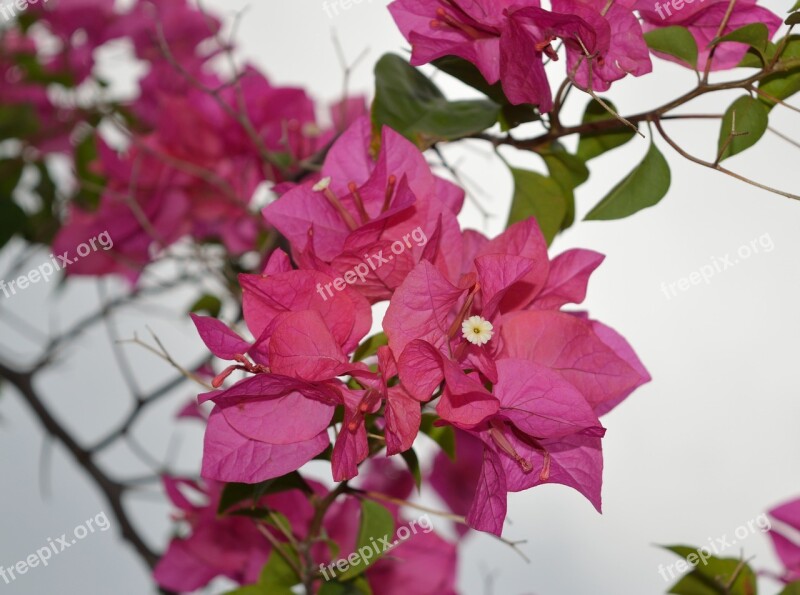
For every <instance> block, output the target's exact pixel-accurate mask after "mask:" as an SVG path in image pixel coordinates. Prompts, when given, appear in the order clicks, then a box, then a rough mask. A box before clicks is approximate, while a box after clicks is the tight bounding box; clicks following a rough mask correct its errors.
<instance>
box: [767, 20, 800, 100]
mask: <svg viewBox="0 0 800 595" xmlns="http://www.w3.org/2000/svg"><path fill="white" fill-rule="evenodd" d="M775 45H777V46H780V45H781V41H776V42H775ZM788 62H791V63H793V64H795V66H794V67H792V68H787V69H786V70H784V71H782V72H776V73H774V74H771V75H769V76H767V77H764V78H763V79H761V81H760V82H759V83H758V88H759V90H760V91H762V93H765V94H766V95H769V97H765V96H764V95H762V94H759V99H760V100H761V101H762V102H763V103H764V104H765V105H766V106H767V107H768V108H772V107H774V106H775V104H776V103H777V101H775V99H779V100H784V99H786V98H788V97H791V96H792V95H794V94H795V93H797V92H798V91H800V66H797V65H796V64H797V63H798V62H800V35H792V36H791V37H790V38H789V41H788V42H787V43H786V47H785V48H784V50H783V52H782V53H781V57H780V60H779V61H778V63H777V65H776V67H778V66H780V65H781V64H785V63H788ZM770 97H772V98H774V99H770Z"/></svg>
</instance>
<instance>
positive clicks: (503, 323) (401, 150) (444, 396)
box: [194, 118, 650, 534]
mask: <svg viewBox="0 0 800 595" xmlns="http://www.w3.org/2000/svg"><path fill="white" fill-rule="evenodd" d="M369 131H370V123H369V121H368V120H367V119H366V118H365V119H362V120H359V121H357V122H356V123H354V124H353V125H352V126H351V127H350V128H349V129H348V130H347V131H346V132H345V133H344V134H343V135H342V136H341V138H339V140H338V141H337V142H336V143H335V144H334V145H333V147H332V148H331V150H330V152H329V153H328V156H327V158H326V160H325V164H324V166H323V169H322V176H323V177H322V179H321V180H309V181H307V182H305V183H303V184H301V185H299V186H297V187H295V188H293V189H291V190H289V191H288V192H286V193H285V194H284V195H283V196H282V197H281V198H279V199H278V200H277V201H275V202H274V203H273V204H271V205H269V206H268V207H267V208H266V209H265V210H264V215H265V216H266V218H267V220H268V221H269V222H270V224H271V225H273V226H275V227H276V228H277V229H278V230H280V231H281V233H282V234H284V235H285V236H286V237H287V238H288V239H289V241H290V244H291V249H292V257H293V260H294V262H295V263H296V265H297V266H296V267H295V266H293V265H292V262H291V260H290V257H289V255H287V254H285V253H284V252H282V251H277V252H275V253H273V255H272V257H271V258H270V260H269V263H268V264H267V266H266V269H265V270H264V272H263V274H261V275H242V276H241V278H240V281H241V285H242V288H243V292H244V297H243V312H244V320H245V323H246V324H247V327H248V330H249V331H250V333H251V334H252V336H253V337H254V339H255V340H254V341H247V340H245V339H244V338H242V337H241V336H240V335H238V334H237V333H235V332H234V331H233V330H231V329H229V328H228V327H226V326H225V325H224V324H223V323H221V322H219V321H218V320H216V319H213V318H200V317H195V319H194V320H195V324H196V325H197V328H198V330H199V332H200V335H201V337H202V339H203V340H204V341H205V343H206V345H207V346H208V348H209V349H210V350H211V351H212V352H213V353H214V354H215V355H216V356H217V357H219V358H221V359H223V360H230V361H232V362H233V363H232V364H231V365H230V366H229V367H228V368H226V370H225V371H223V372H222V373H221V374H220V375H219V376H218V377H217V378H216V379H215V386H221V384H222V383H223V382H224V381H225V379H226V378H227V377H228V376H229V375H230V374H231V373H232V372H233V371H234V370H240V371H244V372H245V373H246V374H247V377H246V378H245V379H243V380H240V381H238V382H236V383H235V384H233V385H232V386H230V387H229V388H225V389H220V390H216V391H213V392H211V393H208V394H204V395H201V396H200V400H201V401H212V402H213V403H214V405H215V407H214V409H213V411H212V413H211V415H210V417H209V421H208V426H207V429H206V436H205V449H204V457H203V476H204V477H206V478H208V479H213V480H217V481H229V482H244V483H255V482H259V481H263V480H266V479H269V478H273V477H278V476H281V475H283V474H286V473H288V472H290V471H294V470H296V469H298V468H300V467H301V466H302V465H304V464H305V463H306V462H308V461H309V460H311V459H312V458H314V457H317V456H319V455H320V454H321V453H323V452H324V451H326V449H327V448H328V446H329V445H330V443H331V436H332V433H331V427H332V426H334V427H335V426H339V429H338V433H337V434H336V436H335V440H334V446H333V450H332V453H331V455H330V458H331V463H332V474H333V479H334V480H336V481H343V480H349V479H351V478H353V477H355V476H356V475H357V474H358V472H359V465H360V464H361V463H362V462H363V461H364V460H365V459H367V457H368V456H369V454H370V442H369V440H368V434H369V435H370V436H373V437H374V436H375V435H379V436H380V437H381V442H382V443H385V446H386V453H387V455H390V456H391V455H395V454H398V453H402V452H404V451H406V450H408V449H409V448H411V446H412V445H413V443H414V440H415V439H416V437H417V434H418V432H419V428H420V423H421V413H422V409H423V408H425V409H426V410H430V411H435V412H436V414H437V415H438V417H439V421H438V422H437V423H439V424H443V425H449V426H452V427H454V428H456V429H458V430H459V432H460V434H461V435H467V436H468V438H467V439H472V440H474V441H476V442H477V443H478V444H479V445H480V449H479V450H480V456H479V457H478V459H479V460H477V461H475V462H474V463H473V464H474V465H475V467H476V469H478V468H479V469H480V470H479V479H478V480H477V482H476V484H475V489H474V490H473V492H474V497H473V498H472V501H471V505H470V508H469V510H468V515H467V520H468V523H469V524H470V525H471V526H472V527H474V528H476V529H480V530H484V531H490V532H492V533H495V534H500V533H501V531H502V525H503V520H504V518H505V515H506V493H507V492H509V491H520V490H525V489H528V488H531V487H533V486H536V485H540V484H543V483H553V482H554V483H562V484H565V485H568V486H571V487H574V488H575V489H577V490H578V491H580V492H581V493H582V494H584V495H585V496H586V497H587V498H588V499H589V500H590V501H591V502H592V503H593V504H594V505H595V506H596V507H597V508H598V509H599V508H600V485H601V471H602V456H601V438H602V436H603V434H604V433H605V429H604V428H603V427H602V425H601V423H600V421H599V419H598V416H599V415H601V414H603V413H606V412H608V411H609V410H610V409H612V408H613V407H614V406H616V405H617V404H618V403H620V402H621V401H622V400H623V399H625V397H627V396H628V395H629V394H630V393H631V392H632V391H633V390H634V389H635V388H636V387H638V386H640V385H641V384H643V383H645V382H647V381H648V380H649V379H650V377H649V375H648V374H647V372H646V370H645V369H644V367H643V366H642V364H641V363H640V362H639V360H638V358H637V357H636V355H635V354H634V352H633V350H632V349H631V347H630V346H629V345H628V344H627V342H626V341H625V340H624V339H623V338H622V337H621V336H620V335H618V334H617V333H616V332H614V331H613V330H611V329H610V328H608V327H607V326H605V325H603V324H601V323H599V322H596V321H594V320H591V319H589V318H588V316H586V315H585V314H583V313H577V312H576V313H568V312H564V311H562V310H561V308H562V306H564V305H566V304H570V303H572V304H578V303H580V302H582V301H583V299H584V297H585V294H586V286H587V282H588V279H589V276H590V275H591V273H592V271H594V269H595V268H597V266H599V264H600V263H601V261H602V260H603V257H602V256H601V255H599V254H597V253H595V252H590V251H587V250H569V251H567V252H565V253H564V254H561V255H560V256H558V257H557V258H555V259H553V260H552V261H551V260H550V259H549V258H548V255H547V247H546V244H545V241H544V239H543V237H542V235H541V233H540V231H539V228H538V226H537V224H536V222H535V221H534V220H528V221H524V222H521V223H518V224H516V225H513V226H512V227H510V228H509V229H508V230H507V231H505V232H504V233H503V234H502V235H500V236H499V237H497V238H495V239H493V240H489V239H487V238H485V237H484V236H483V235H481V234H480V233H477V232H475V231H461V230H460V229H459V226H458V222H457V220H456V214H457V212H458V211H459V209H460V206H461V203H462V200H463V192H462V191H461V190H459V189H458V188H457V187H456V186H454V185H452V184H451V183H449V182H447V181H445V180H443V179H441V178H438V177H437V176H435V175H434V174H433V173H432V172H431V170H430V168H429V166H428V165H427V163H426V161H425V159H424V157H423V156H422V155H421V154H420V153H419V151H418V150H417V149H416V148H415V147H414V145H412V144H411V143H410V142H409V141H407V140H406V139H405V138H403V137H402V136H400V135H399V134H397V133H396V132H394V131H392V130H390V129H388V128H384V130H383V131H382V135H381V146H380V152H379V153H378V154H377V156H376V157H375V158H373V157H372V156H371V154H370V146H371V142H370V133H369ZM417 227H420V228H421V229H422V230H423V231H424V233H425V234H426V236H427V237H428V238H429V241H428V242H427V244H426V245H425V246H424V247H414V249H409V250H406V251H405V252H403V253H402V255H401V257H395V258H393V259H392V258H391V257H392V256H393V255H390V256H389V258H387V261H388V262H387V263H386V264H384V265H383V266H382V267H380V268H376V269H375V270H373V271H370V273H369V275H368V276H367V277H366V279H365V280H364V282H363V283H362V282H361V281H360V280H358V279H357V280H356V282H354V283H352V284H350V285H348V286H347V287H345V289H344V290H343V291H340V292H337V293H335V294H334V295H333V296H332V297H331V298H329V299H322V298H321V297H320V295H319V293H318V292H317V287H318V286H319V285H322V286H325V285H326V284H330V283H331V282H332V281H333V280H334V278H336V277H337V276H338V275H339V274H340V272H341V271H342V270H343V269H349V268H351V267H352V266H353V263H354V261H355V260H359V261H360V260H361V259H362V258H363V255H364V254H365V253H366V252H370V253H375V251H376V248H377V249H380V248H381V247H384V248H385V247H387V246H389V245H391V244H392V242H394V241H396V240H397V239H400V238H403V237H404V236H405V235H407V234H408V233H409V232H410V230H412V229H415V228H417ZM387 254H389V252H388V250H387ZM387 299H388V300H389V305H388V310H387V313H386V316H385V318H384V320H383V330H384V332H385V334H386V337H387V340H386V342H387V343H388V344H387V345H383V346H381V347H380V348H379V349H377V353H376V356H375V357H374V359H373V360H368V362H367V363H365V362H359V361H352V354H353V353H354V351H355V350H356V348H357V347H358V346H359V344H360V343H361V342H362V340H363V339H364V337H365V335H366V334H367V332H368V331H369V329H370V327H371V323H372V316H371V310H370V303H376V302H379V301H382V300H387ZM337 411H338V412H339V413H338V414H337ZM335 420H340V421H341V424H340V425H339V423H338V421H335Z"/></svg>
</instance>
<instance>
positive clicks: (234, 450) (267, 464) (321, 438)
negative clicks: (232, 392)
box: [202, 407, 330, 483]
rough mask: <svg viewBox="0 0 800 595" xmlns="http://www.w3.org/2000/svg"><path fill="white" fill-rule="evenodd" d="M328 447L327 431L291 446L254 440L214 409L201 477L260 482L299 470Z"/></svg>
mask: <svg viewBox="0 0 800 595" xmlns="http://www.w3.org/2000/svg"><path fill="white" fill-rule="evenodd" d="M329 444H330V439H329V438H328V433H327V432H321V433H320V434H319V435H317V436H315V437H314V438H312V439H310V440H307V441H305V442H296V443H294V444H288V445H275V444H267V443H265V442H259V441H257V440H251V439H249V438H246V437H245V436H242V435H241V434H240V433H239V432H237V431H236V430H234V429H233V428H232V427H231V426H230V424H228V422H227V421H226V420H225V417H224V415H223V414H222V411H221V410H220V408H219V407H215V408H214V410H213V411H212V412H211V415H210V416H209V418H208V426H207V428H206V435H205V440H204V443H203V468H202V475H203V477H205V478H208V479H216V480H218V481H227V482H231V481H233V482H240V483H258V482H260V481H264V480H267V479H272V478H273V477H280V476H281V475H285V474H287V473H289V472H291V471H296V470H297V469H299V468H300V467H302V466H303V465H304V464H306V463H307V462H308V461H310V460H311V459H312V458H314V457H315V456H316V455H318V454H319V453H321V452H322V451H323V450H325V449H326V448H327V447H328V445H329Z"/></svg>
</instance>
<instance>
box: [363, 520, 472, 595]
mask: <svg viewBox="0 0 800 595" xmlns="http://www.w3.org/2000/svg"><path fill="white" fill-rule="evenodd" d="M457 562H458V556H457V551H456V546H455V545H454V544H452V543H450V542H448V541H445V540H444V539H442V538H441V537H439V536H438V535H437V534H436V533H433V532H427V531H425V530H424V529H422V530H419V532H417V533H415V534H412V536H411V537H409V538H408V539H406V540H405V541H403V542H402V543H400V544H399V545H397V546H396V547H394V548H392V551H391V554H390V555H388V556H384V557H383V558H381V559H380V560H378V561H377V562H376V563H375V564H373V565H372V566H370V567H369V569H368V570H367V573H366V576H367V578H368V579H369V584H370V586H371V587H372V592H373V593H374V595H407V594H408V593H409V587H410V586H412V585H413V593H414V595H456V594H457V591H456V577H457Z"/></svg>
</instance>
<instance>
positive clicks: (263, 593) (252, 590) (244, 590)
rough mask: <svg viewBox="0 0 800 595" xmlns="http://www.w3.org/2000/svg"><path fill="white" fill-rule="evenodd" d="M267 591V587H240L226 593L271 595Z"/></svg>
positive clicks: (231, 594) (228, 594) (232, 594)
mask: <svg viewBox="0 0 800 595" xmlns="http://www.w3.org/2000/svg"><path fill="white" fill-rule="evenodd" d="M266 589H267V588H266V587H263V586H261V585H245V586H244V587H239V588H238V589H234V590H233V591H228V592H226V593H225V595H271V594H270V593H268V592H267V590H266ZM290 593H291V591H290Z"/></svg>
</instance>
